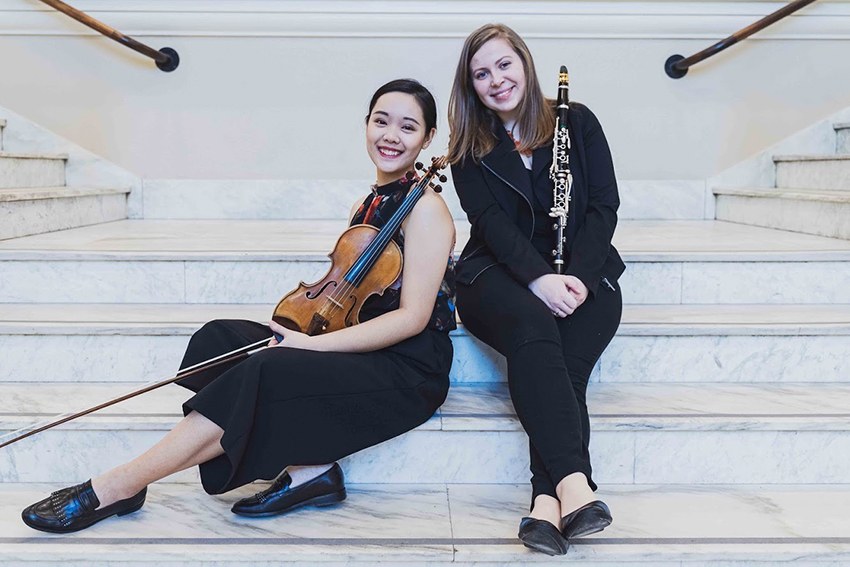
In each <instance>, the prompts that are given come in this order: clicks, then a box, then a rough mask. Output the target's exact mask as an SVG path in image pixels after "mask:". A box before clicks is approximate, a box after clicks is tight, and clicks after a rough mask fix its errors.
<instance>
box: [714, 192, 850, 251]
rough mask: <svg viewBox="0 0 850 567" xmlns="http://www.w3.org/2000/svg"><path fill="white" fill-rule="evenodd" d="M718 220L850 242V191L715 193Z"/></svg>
mask: <svg viewBox="0 0 850 567" xmlns="http://www.w3.org/2000/svg"><path fill="white" fill-rule="evenodd" d="M714 194H715V196H716V199H717V200H716V203H717V205H716V209H715V211H716V213H715V215H716V217H717V220H723V221H730V222H740V223H744V224H749V225H755V226H763V227H767V228H778V229H781V230H792V231H795V232H804V233H807V234H817V235H819V236H828V237H830V238H843V239H846V240H850V191H832V190H826V189H783V188H778V189H762V188H752V189H715V190H714Z"/></svg>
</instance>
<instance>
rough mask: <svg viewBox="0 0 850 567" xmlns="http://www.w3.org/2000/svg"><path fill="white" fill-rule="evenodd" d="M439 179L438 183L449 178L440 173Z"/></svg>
mask: <svg viewBox="0 0 850 567" xmlns="http://www.w3.org/2000/svg"><path fill="white" fill-rule="evenodd" d="M439 179H440V183H445V182H446V181H448V180H449V178H448V177H446V176H445V175H441V176H440V177H439Z"/></svg>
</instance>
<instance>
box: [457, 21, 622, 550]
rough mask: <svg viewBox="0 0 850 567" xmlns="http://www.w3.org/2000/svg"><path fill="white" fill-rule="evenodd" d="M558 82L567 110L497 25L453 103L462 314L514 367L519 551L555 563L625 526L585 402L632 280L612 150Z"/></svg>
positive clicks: (468, 51)
mask: <svg viewBox="0 0 850 567" xmlns="http://www.w3.org/2000/svg"><path fill="white" fill-rule="evenodd" d="M553 79H554V73H553ZM559 79H560V80H559V96H558V101H553V100H548V99H546V98H544V96H543V93H542V90H541V87H540V84H539V82H538V79H537V74H536V71H535V68H534V61H533V59H532V57H531V53H530V52H529V50H528V47H527V46H526V45H525V42H524V41H523V40H522V38H520V37H519V35H517V34H516V32H514V31H513V30H512V29H510V28H508V27H506V26H503V25H497V24H488V25H486V26H483V27H481V28H479V29H478V30H475V31H474V32H472V34H471V35H470V36H469V37H467V39H466V42H465V43H464V45H463V50H462V52H461V56H460V61H459V62H458V66H457V70H456V72H455V78H454V85H453V87H452V93H451V99H450V101H449V127H450V129H451V138H450V143H449V155H448V158H449V161H450V163H451V164H452V175H453V178H454V185H455V188H456V190H457V192H458V195H459V197H460V202H461V205H462V206H463V209H464V211H466V214H467V216H468V217H469V221H470V223H471V224H472V228H471V233H470V239H469V242H468V244H467V245H466V247H465V248H464V250H463V253H462V254H461V257H460V260H459V261H458V265H457V281H458V289H457V303H458V312H459V313H460V315H461V319H462V320H463V322H464V324H465V325H466V327H467V328H468V329H469V330H470V332H472V333H473V334H474V335H475V336H476V337H478V338H479V339H481V340H482V341H484V342H485V343H487V344H489V345H490V346H492V347H493V348H494V349H496V350H497V351H499V352H500V353H502V354H503V355H504V356H505V357H506V358H507V363H508V385H509V388H510V395H511V399H512V400H513V404H514V408H515V409H516V412H517V415H518V417H519V420H520V422H521V423H522V426H523V428H524V429H525V431H526V432H527V433H528V436H529V441H530V442H529V449H530V455H531V475H532V478H531V486H532V497H531V512H530V514H529V516H528V517H525V518H523V519H522V520H521V522H520V528H519V538H520V540H522V542H523V543H524V544H525V545H526V546H528V547H530V548H532V549H535V550H538V551H542V552H544V553H548V554H550V555H561V554H564V553H566V551H567V548H568V546H569V540H570V539H572V538H576V537H580V536H583V535H587V534H591V533H594V532H598V531H600V530H602V529H604V528H605V527H607V526H608V525H609V524H610V523H611V521H612V518H611V513H610V511H609V509H608V507H607V506H606V505H605V503H604V502H602V501H601V500H597V499H596V498H595V497H594V494H593V492H594V491H595V490H596V484H595V483H594V482H593V479H592V475H591V464H590V454H589V451H588V445H589V441H590V426H589V421H588V414H587V406H586V397H585V394H586V390H587V382H588V378H589V376H590V373H591V370H592V369H593V366H594V364H595V363H596V361H597V360H598V359H599V357H600V355H601V354H602V351H603V350H604V349H605V347H606V346H607V345H608V343H609V342H610V341H611V339H612V338H613V336H614V334H615V332H616V330H617V327H618V326H619V323H620V316H621V312H622V295H621V292H620V289H619V285H618V282H617V280H618V278H619V277H620V275H621V274H622V273H623V271H624V270H625V265H624V264H623V261H622V260H621V259H620V256H619V254H618V253H617V250H616V249H615V248H614V247H613V246H612V245H611V238H612V237H613V235H614V229H615V227H616V225H617V208H618V206H619V197H618V194H617V182H616V179H615V176H614V167H613V163H612V160H611V154H610V151H609V149H608V143H607V142H606V140H605V135H604V134H603V133H602V128H601V126H600V125H599V121H598V120H597V119H596V117H595V116H594V115H593V113H592V112H591V111H590V110H589V109H588V108H587V107H586V106H583V105H581V104H578V103H574V102H573V103H570V102H569V99H568V77H567V75H566V69H562V73H561V76H560V77H559ZM553 82H554V81H553ZM556 125H557V132H556ZM553 227H554V228H553Z"/></svg>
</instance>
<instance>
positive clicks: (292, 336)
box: [269, 321, 313, 350]
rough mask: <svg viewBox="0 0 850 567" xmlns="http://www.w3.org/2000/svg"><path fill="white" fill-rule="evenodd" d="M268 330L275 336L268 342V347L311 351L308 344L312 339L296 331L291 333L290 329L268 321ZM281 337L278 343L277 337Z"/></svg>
mask: <svg viewBox="0 0 850 567" xmlns="http://www.w3.org/2000/svg"><path fill="white" fill-rule="evenodd" d="M269 329H271V331H272V332H273V333H274V334H275V336H274V337H272V340H270V341H269V346H270V347H278V346H281V347H289V348H301V349H304V350H313V349H312V348H311V347H310V343H311V340H312V338H313V337H311V336H310V335H305V334H304V333H299V332H298V331H293V330H292V329H287V328H286V327H284V326H283V325H280V324H279V323H277V322H275V321H269ZM278 336H280V337H283V340H282V341H278V340H277V337H278Z"/></svg>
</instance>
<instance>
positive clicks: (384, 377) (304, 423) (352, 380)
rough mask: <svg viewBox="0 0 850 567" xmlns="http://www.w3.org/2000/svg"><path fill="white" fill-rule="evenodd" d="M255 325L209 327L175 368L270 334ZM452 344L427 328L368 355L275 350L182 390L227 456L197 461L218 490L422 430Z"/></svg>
mask: <svg viewBox="0 0 850 567" xmlns="http://www.w3.org/2000/svg"><path fill="white" fill-rule="evenodd" d="M270 334H271V331H269V328H268V327H267V326H266V325H262V324H260V323H254V322H252V321H241V320H218V321H210V322H209V323H207V324H206V325H204V326H203V327H202V328H201V329H200V330H198V331H197V332H196V333H195V334H194V335H193V336H192V339H191V340H190V341H189V346H188V347H187V348H186V354H185V356H184V358H183V363H182V364H181V365H180V367H181V368H186V367H188V366H191V365H193V364H196V363H198V362H201V361H203V360H207V359H210V358H212V357H214V356H218V355H220V354H223V353H226V352H230V351H231V350H233V349H236V348H239V347H242V346H245V345H249V344H251V343H254V342H257V341H259V340H262V339H265V338H267V337H269V336H270ZM451 363H452V345H451V341H450V340H449V337H448V335H447V334H446V333H441V332H437V331H433V330H425V331H422V332H421V333H419V334H418V335H415V336H413V337H410V338H409V339H406V340H404V341H401V342H400V343H397V344H395V345H392V346H390V347H387V348H383V349H380V350H375V351H371V352H361V353H347V352H316V351H311V350H302V349H297V348H286V347H279V348H271V349H266V350H263V351H261V352H257V353H255V354H252V355H251V356H249V357H248V358H246V359H244V360H242V361H238V362H236V363H235V364H231V365H225V366H222V367H215V368H211V369H209V370H208V371H206V372H202V373H200V374H197V375H195V376H189V377H188V378H184V379H183V380H180V381H179V382H178V384H180V385H181V386H184V387H186V388H189V389H190V390H192V391H193V392H197V394H196V395H195V396H194V397H192V398H191V399H189V400H187V401H186V402H185V403H184V404H183V414H184V415H188V414H189V412H191V411H197V412H198V413H200V414H202V415H203V416H205V417H206V418H208V419H209V420H210V421H212V422H213V423H215V424H216V425H218V426H219V427H221V428H222V429H223V430H224V434H223V436H222V439H221V447H222V449H224V454H223V455H220V456H218V457H216V458H214V459H212V460H211V461H207V462H206V463H203V464H201V465H200V469H201V482H202V483H203V486H204V489H205V490H206V491H207V492H208V493H210V494H221V493H223V492H227V491H228V490H232V489H234V488H236V487H239V486H242V485H244V484H247V483H249V482H252V481H254V480H257V479H260V478H262V479H272V478H274V477H276V476H277V475H278V474H279V473H280V471H281V470H283V469H284V468H285V467H286V466H288V465H316V464H321V463H331V462H333V461H336V460H338V459H341V458H343V457H345V456H347V455H351V454H352V453H355V452H357V451H360V450H362V449H365V448H366V447H371V446H372V445H376V444H378V443H381V442H383V441H386V440H388V439H392V438H393V437H396V436H397V435H401V434H402V433H404V432H406V431H410V430H411V429H413V428H415V427H417V426H419V425H420V424H422V423H424V422H425V421H427V420H428V418H430V417H431V416H432V415H433V414H434V412H435V411H436V410H437V408H438V407H440V405H441V404H442V403H443V401H444V400H445V399H446V394H447V393H448V389H449V369H450V367H451Z"/></svg>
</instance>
